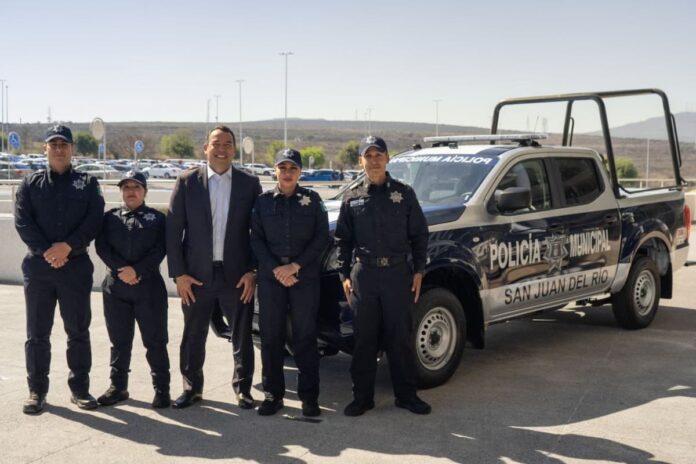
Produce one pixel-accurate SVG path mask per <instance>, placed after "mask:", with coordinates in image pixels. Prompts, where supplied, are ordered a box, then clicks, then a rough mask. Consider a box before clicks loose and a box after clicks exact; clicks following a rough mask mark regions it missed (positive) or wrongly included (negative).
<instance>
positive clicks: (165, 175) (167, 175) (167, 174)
mask: <svg viewBox="0 0 696 464" xmlns="http://www.w3.org/2000/svg"><path fill="white" fill-rule="evenodd" d="M164 178H165V179H171V178H172V175H171V174H169V173H168V172H165V173H164Z"/></svg>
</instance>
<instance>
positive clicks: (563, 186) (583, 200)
mask: <svg viewBox="0 0 696 464" xmlns="http://www.w3.org/2000/svg"><path fill="white" fill-rule="evenodd" d="M599 169H600V167H599V165H598V164H597V161H596V160H595V159H594V158H592V157H577V156H573V157H568V156H566V157H563V156H558V157H554V158H553V160H552V163H551V172H552V175H551V178H552V179H553V180H554V182H555V184H556V185H555V188H556V189H557V191H558V192H559V196H560V197H561V202H562V209H561V211H562V212H563V215H562V216H560V220H561V221H562V222H563V223H564V224H565V225H566V227H567V238H566V243H567V251H568V262H567V265H566V267H565V269H564V270H563V273H564V275H565V276H566V277H565V283H566V289H565V291H566V293H567V294H568V295H576V296H580V295H588V294H594V293H599V292H602V291H604V290H606V289H607V288H608V287H609V285H611V282H612V281H613V279H614V276H615V274H616V265H617V263H618V259H619V250H620V246H621V221H620V213H619V209H618V204H617V202H616V198H615V197H614V194H613V192H612V190H611V188H609V186H608V185H606V183H605V181H604V179H605V177H603V176H602V175H601V173H600V171H599Z"/></svg>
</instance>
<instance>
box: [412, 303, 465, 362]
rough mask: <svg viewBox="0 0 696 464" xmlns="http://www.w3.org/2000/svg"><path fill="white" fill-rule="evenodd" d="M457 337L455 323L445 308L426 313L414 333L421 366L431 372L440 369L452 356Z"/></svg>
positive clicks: (439, 307)
mask: <svg viewBox="0 0 696 464" xmlns="http://www.w3.org/2000/svg"><path fill="white" fill-rule="evenodd" d="M457 337H458V334H457V323H456V322H455V319H454V316H453V315H452V313H451V312H450V311H449V310H448V309H447V308H444V307H442V306H438V307H435V308H432V309H431V310H430V311H428V313H427V314H426V315H425V317H423V319H421V323H420V325H419V326H418V330H417V332H416V350H417V352H418V360H419V361H420V363H421V365H422V366H423V367H425V368H426V369H428V370H431V371H436V370H438V369H442V368H443V367H444V366H445V365H447V363H448V362H449V361H450V359H452V356H453V355H454V349H455V347H456V345H457Z"/></svg>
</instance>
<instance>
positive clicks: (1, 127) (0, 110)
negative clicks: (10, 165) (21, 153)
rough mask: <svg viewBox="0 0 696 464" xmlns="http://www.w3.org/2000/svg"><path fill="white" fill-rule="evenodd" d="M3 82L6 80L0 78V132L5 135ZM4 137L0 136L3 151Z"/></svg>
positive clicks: (0, 146) (0, 149)
mask: <svg viewBox="0 0 696 464" xmlns="http://www.w3.org/2000/svg"><path fill="white" fill-rule="evenodd" d="M5 82H7V80H6V79H0V95H1V96H2V104H1V105H0V116H2V118H0V132H2V135H3V136H5V137H6V136H7V134H5ZM5 137H2V138H0V151H2V152H4V151H5Z"/></svg>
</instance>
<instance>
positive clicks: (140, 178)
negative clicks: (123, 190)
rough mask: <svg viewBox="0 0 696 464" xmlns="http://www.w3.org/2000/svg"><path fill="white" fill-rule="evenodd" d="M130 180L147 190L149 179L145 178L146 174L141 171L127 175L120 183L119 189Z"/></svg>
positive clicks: (129, 172) (130, 172)
mask: <svg viewBox="0 0 696 464" xmlns="http://www.w3.org/2000/svg"><path fill="white" fill-rule="evenodd" d="M129 180H132V181H133V182H137V183H139V184H140V185H142V186H143V188H145V189H147V179H146V178H145V174H143V173H142V172H140V171H128V172H127V173H126V175H125V176H124V177H123V179H121V180H120V181H118V186H119V188H120V187H121V186H122V185H123V184H125V183H126V182H128V181H129Z"/></svg>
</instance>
